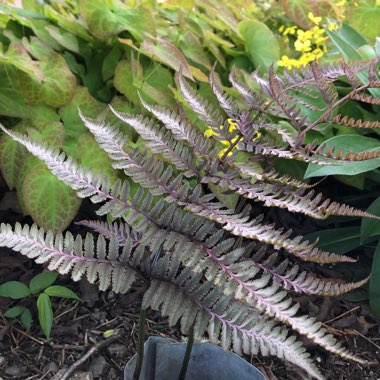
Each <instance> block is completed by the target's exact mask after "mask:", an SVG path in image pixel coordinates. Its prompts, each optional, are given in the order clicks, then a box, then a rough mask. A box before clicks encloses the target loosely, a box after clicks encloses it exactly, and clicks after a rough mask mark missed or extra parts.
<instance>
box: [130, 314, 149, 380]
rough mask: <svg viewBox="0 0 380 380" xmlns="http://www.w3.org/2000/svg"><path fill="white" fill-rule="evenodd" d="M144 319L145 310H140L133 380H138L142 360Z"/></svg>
mask: <svg viewBox="0 0 380 380" xmlns="http://www.w3.org/2000/svg"><path fill="white" fill-rule="evenodd" d="M145 319H146V309H143V308H141V310H140V317H139V332H138V334H139V337H138V338H139V339H138V351H137V363H136V367H135V372H134V373H133V380H139V378H140V373H141V369H142V365H143V360H144V341H145Z"/></svg>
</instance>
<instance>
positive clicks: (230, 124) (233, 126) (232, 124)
mask: <svg viewBox="0 0 380 380" xmlns="http://www.w3.org/2000/svg"><path fill="white" fill-rule="evenodd" d="M227 122H228V132H230V133H231V132H233V131H234V130H235V129H236V128H237V126H238V123H236V122H235V121H233V120H232V119H227ZM221 128H222V129H223V126H221Z"/></svg>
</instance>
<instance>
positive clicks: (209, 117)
mask: <svg viewBox="0 0 380 380" xmlns="http://www.w3.org/2000/svg"><path fill="white" fill-rule="evenodd" d="M178 82H179V86H180V88H181V92H182V95H183V97H184V99H185V101H186V102H187V103H188V105H189V106H190V107H191V109H192V110H193V111H194V112H196V113H197V115H198V117H199V118H200V119H201V120H203V121H204V122H205V123H206V125H208V126H210V127H211V128H213V129H214V130H215V131H218V133H219V134H222V135H223V134H224V132H223V129H221V128H220V126H221V125H223V117H222V116H221V114H220V112H219V111H218V110H215V109H214V108H213V107H212V106H211V104H210V103H209V102H208V100H206V99H203V98H202V97H201V96H199V95H198V94H197V93H196V92H195V91H194V90H193V89H192V88H191V87H190V85H189V84H188V83H187V81H186V80H185V78H184V77H183V75H181V74H180V75H179V76H178Z"/></svg>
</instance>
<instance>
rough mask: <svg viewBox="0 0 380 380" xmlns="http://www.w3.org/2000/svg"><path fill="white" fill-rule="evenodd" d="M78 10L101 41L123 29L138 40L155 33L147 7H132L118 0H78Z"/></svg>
mask: <svg viewBox="0 0 380 380" xmlns="http://www.w3.org/2000/svg"><path fill="white" fill-rule="evenodd" d="M80 12H81V15H82V16H83V18H84V19H85V20H86V22H87V24H88V27H89V29H90V32H91V33H92V34H93V35H94V36H95V37H97V38H99V39H100V40H103V41H106V40H108V38H110V37H112V36H116V35H117V34H119V33H120V32H122V31H123V30H128V31H129V32H130V33H131V34H132V35H133V36H134V37H135V38H137V39H138V40H142V39H144V38H146V37H149V36H155V33H156V31H155V22H154V18H153V16H152V14H151V12H150V11H149V9H148V8H142V7H141V8H133V7H131V6H126V5H125V4H123V3H122V2H121V1H118V0H80Z"/></svg>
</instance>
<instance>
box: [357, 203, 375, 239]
mask: <svg viewBox="0 0 380 380" xmlns="http://www.w3.org/2000/svg"><path fill="white" fill-rule="evenodd" d="M367 212H369V213H371V214H374V215H379V216H380V197H379V198H377V199H376V200H375V201H374V202H372V203H371V205H370V206H369V207H368V209H367ZM360 232H361V236H360V240H361V242H362V243H363V242H364V241H365V240H366V239H368V238H369V237H371V236H377V235H380V223H379V221H378V220H376V219H370V218H363V220H362V224H361V227H360Z"/></svg>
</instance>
